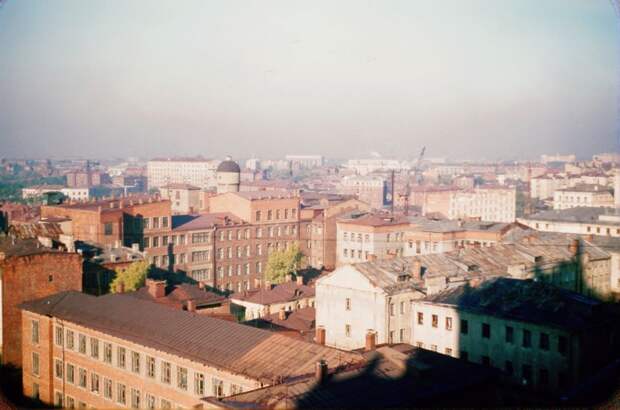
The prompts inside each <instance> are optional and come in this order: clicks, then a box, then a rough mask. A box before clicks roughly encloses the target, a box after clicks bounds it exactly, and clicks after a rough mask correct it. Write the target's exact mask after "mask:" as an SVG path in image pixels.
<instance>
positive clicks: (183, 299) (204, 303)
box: [126, 280, 228, 309]
mask: <svg viewBox="0 0 620 410" xmlns="http://www.w3.org/2000/svg"><path fill="white" fill-rule="evenodd" d="M162 285H163V286H164V296H162V297H159V298H158V297H155V296H153V294H152V293H151V292H149V281H148V280H147V285H146V286H143V287H141V288H140V289H138V290H136V291H134V292H128V293H126V295H129V296H134V297H136V298H138V299H142V300H148V301H151V302H157V303H161V304H163V305H167V306H171V307H175V308H178V309H184V308H187V302H188V301H190V300H191V301H194V304H195V306H196V308H197V309H200V308H204V307H210V306H215V305H219V304H222V303H226V302H227V301H228V299H226V297H225V296H221V295H218V294H217V293H213V292H209V291H208V290H206V289H201V288H200V287H199V286H198V285H191V284H189V283H181V284H178V285H166V284H165V283H162Z"/></svg>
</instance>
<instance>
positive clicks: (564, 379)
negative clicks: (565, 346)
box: [558, 372, 569, 389]
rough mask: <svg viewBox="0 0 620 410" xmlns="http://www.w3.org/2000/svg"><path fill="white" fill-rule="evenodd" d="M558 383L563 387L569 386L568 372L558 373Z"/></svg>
mask: <svg viewBox="0 0 620 410" xmlns="http://www.w3.org/2000/svg"><path fill="white" fill-rule="evenodd" d="M558 384H559V386H560V388H561V389H566V388H567V387H568V386H569V381H568V373H566V372H560V373H559V374H558Z"/></svg>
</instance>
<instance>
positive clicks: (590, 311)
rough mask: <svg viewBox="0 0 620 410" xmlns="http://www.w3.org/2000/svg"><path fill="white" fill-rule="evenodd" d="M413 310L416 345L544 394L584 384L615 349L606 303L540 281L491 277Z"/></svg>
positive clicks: (416, 303)
mask: <svg viewBox="0 0 620 410" xmlns="http://www.w3.org/2000/svg"><path fill="white" fill-rule="evenodd" d="M411 309H412V315H411V317H412V322H411V328H412V335H411V338H412V343H413V344H415V345H416V346H418V347H422V348H425V349H430V350H433V351H436V352H439V353H442V354H446V355H448V356H452V357H458V358H461V359H463V360H466V361H471V362H474V363H480V364H482V365H485V366H491V367H495V368H498V369H501V370H503V371H504V372H505V374H506V375H507V376H509V377H510V378H511V379H512V381H513V382H514V383H516V384H521V385H526V386H530V387H532V388H534V389H537V390H541V391H544V392H548V391H558V390H560V391H561V390H565V389H568V388H569V387H571V386H573V385H574V384H575V383H578V382H579V381H581V380H582V379H583V378H585V377H587V376H588V375H591V374H592V373H594V372H595V371H596V370H598V369H600V368H601V367H603V366H604V365H606V364H607V363H609V361H610V359H611V358H612V357H615V356H614V354H613V352H614V349H615V348H617V346H615V345H614V344H612V343H613V341H614V340H615V339H616V336H617V329H616V327H617V326H616V325H615V324H614V321H615V319H614V317H612V316H611V315H609V314H607V313H606V312H605V307H604V305H603V304H602V303H601V302H598V301H596V300H594V299H590V298H586V297H584V296H582V295H580V294H577V293H573V292H569V291H566V290H564V289H559V288H557V287H555V286H552V285H549V284H545V283H542V282H536V281H531V280H525V281H522V280H516V279H508V278H497V279H492V280H489V281H487V282H483V283H482V284H481V285H479V286H478V287H471V286H461V287H458V288H456V289H450V290H447V291H444V292H441V293H438V294H435V295H432V296H429V297H427V298H425V299H423V300H414V301H413V302H412V306H411Z"/></svg>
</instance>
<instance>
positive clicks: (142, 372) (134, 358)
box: [22, 292, 363, 409]
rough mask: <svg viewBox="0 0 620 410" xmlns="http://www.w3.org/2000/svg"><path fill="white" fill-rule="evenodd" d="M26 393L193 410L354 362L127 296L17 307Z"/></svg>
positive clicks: (62, 402)
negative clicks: (321, 367)
mask: <svg viewBox="0 0 620 410" xmlns="http://www.w3.org/2000/svg"><path fill="white" fill-rule="evenodd" d="M22 308H23V314H22V332H23V362H24V369H23V392H24V394H25V395H27V396H31V397H38V398H39V399H40V400H41V401H42V402H43V403H45V404H47V405H52V404H53V405H55V406H59V407H63V406H64V407H67V408H73V407H79V408H84V407H87V406H88V407H95V408H111V407H132V408H150V409H154V408H162V409H165V408H191V407H194V406H197V405H199V404H200V401H201V399H202V398H203V397H222V396H228V395H231V394H236V393H241V392H246V391H251V390H255V389H259V388H261V387H264V386H269V385H273V384H277V383H285V382H287V381H289V380H292V379H294V378H296V377H299V376H301V375H304V374H309V373H312V372H313V371H314V369H315V366H316V363H317V362H318V361H320V360H324V361H325V362H326V363H327V364H328V365H329V366H330V367H336V366H341V367H347V365H355V364H358V363H360V362H361V361H362V360H363V358H362V357H361V356H360V355H359V354H356V353H346V352H342V351H338V350H335V349H331V348H327V347H325V346H320V345H317V344H312V343H307V342H303V341H299V340H295V339H293V338H289V337H286V336H282V335H278V334H274V333H271V332H268V331H264V330H260V329H255V328H252V327H249V326H244V325H240V324H237V323H232V322H228V321H223V320H219V319H214V318H211V317H208V316H205V315H199V314H196V313H195V312H187V311H181V310H176V309H170V308H169V307H166V306H163V305H161V304H158V303H153V302H149V301H144V300H140V299H138V298H135V297H132V296H128V295H124V294H110V295H106V296H100V297H95V296H90V295H86V294H83V293H78V292H62V293H59V294H56V295H53V296H49V297H47V298H43V299H39V300H36V301H31V302H27V303H25V304H23V305H22Z"/></svg>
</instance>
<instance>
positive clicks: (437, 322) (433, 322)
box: [431, 315, 439, 327]
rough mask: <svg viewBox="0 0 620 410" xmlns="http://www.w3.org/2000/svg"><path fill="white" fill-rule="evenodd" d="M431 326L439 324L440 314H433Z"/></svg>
mask: <svg viewBox="0 0 620 410" xmlns="http://www.w3.org/2000/svg"><path fill="white" fill-rule="evenodd" d="M431 326H433V327H437V326H439V316H437V315H432V316H431Z"/></svg>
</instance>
